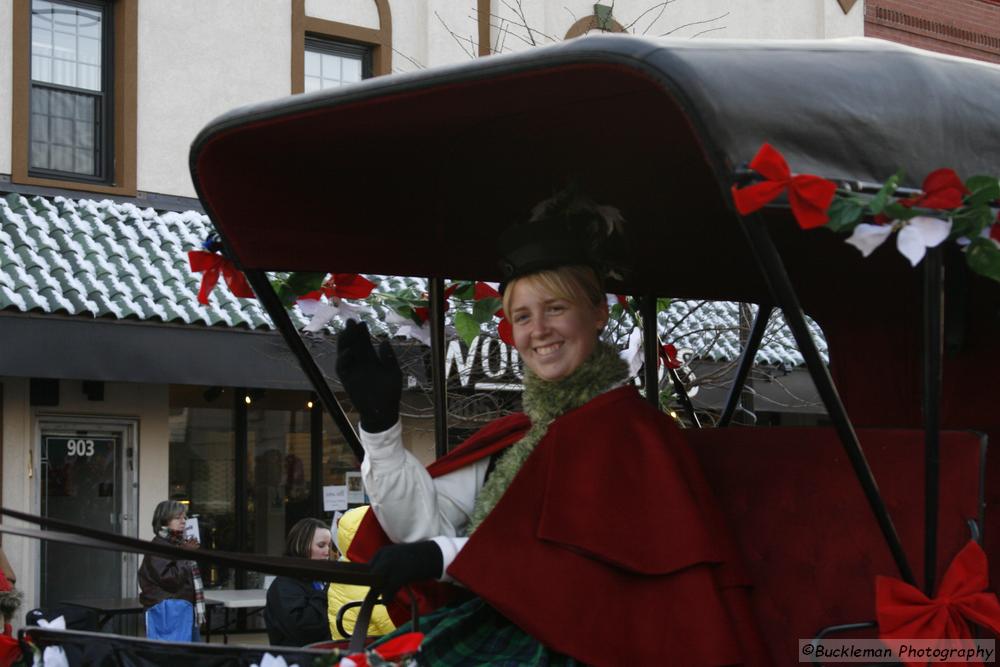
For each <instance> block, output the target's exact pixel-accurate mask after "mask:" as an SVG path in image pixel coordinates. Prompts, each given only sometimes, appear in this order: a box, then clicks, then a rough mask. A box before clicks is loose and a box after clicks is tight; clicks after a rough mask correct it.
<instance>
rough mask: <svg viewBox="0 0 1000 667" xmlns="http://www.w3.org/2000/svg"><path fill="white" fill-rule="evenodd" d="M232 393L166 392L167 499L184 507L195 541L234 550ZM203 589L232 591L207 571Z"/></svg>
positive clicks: (227, 576)
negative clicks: (195, 527)
mask: <svg viewBox="0 0 1000 667" xmlns="http://www.w3.org/2000/svg"><path fill="white" fill-rule="evenodd" d="M233 400H234V399H233V391H232V390H231V389H220V388H217V387H193V386H178V385H175V386H172V387H171V388H170V481H169V484H170V486H169V489H170V491H169V493H170V498H171V499H173V500H179V501H181V502H183V503H187V504H188V516H191V517H197V518H198V523H199V531H200V533H201V541H202V544H204V545H205V546H206V547H208V548H211V549H225V550H228V551H235V550H236V543H237V540H236V511H235V510H236V461H235V456H234V454H235V448H234V442H235V432H234V430H233V424H234V420H233ZM202 576H203V577H204V579H205V582H204V583H205V585H206V586H224V587H228V588H231V587H232V586H233V577H232V572H231V571H226V570H222V571H220V570H218V569H217V568H216V567H215V566H212V567H211V568H210V569H209V570H208V571H207V572H203V573H202Z"/></svg>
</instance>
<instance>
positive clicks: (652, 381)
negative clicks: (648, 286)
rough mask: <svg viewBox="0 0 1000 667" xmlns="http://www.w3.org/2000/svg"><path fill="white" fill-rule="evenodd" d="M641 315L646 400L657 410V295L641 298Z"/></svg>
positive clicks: (658, 377) (658, 389) (658, 394)
mask: <svg viewBox="0 0 1000 667" xmlns="http://www.w3.org/2000/svg"><path fill="white" fill-rule="evenodd" d="M639 315H640V316H641V317H642V370H643V382H644V383H645V384H646V400H647V401H649V404H650V405H652V406H653V407H654V408H656V409H657V410H659V409H660V374H659V372H658V371H659V370H660V369H659V365H658V364H657V360H658V359H659V354H660V351H659V350H658V349H657V347H658V346H659V342H660V341H659V338H658V337H657V332H656V329H657V326H656V297H655V296H653V295H652V294H646V295H645V296H643V297H642V298H641V299H639Z"/></svg>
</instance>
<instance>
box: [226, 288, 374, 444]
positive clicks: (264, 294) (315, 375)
mask: <svg viewBox="0 0 1000 667" xmlns="http://www.w3.org/2000/svg"><path fill="white" fill-rule="evenodd" d="M245 275H246V277H247V281H248V282H249V283H250V286H251V287H252V288H253V291H254V292H255V293H256V294H257V299H258V300H259V301H260V304H261V305H262V306H264V310H266V311H267V314H268V315H270V316H271V321H272V322H274V326H276V327H277V328H278V331H279V332H281V336H282V338H284V339H285V344H286V345H287V346H288V349H290V350H291V351H292V354H294V355H295V358H296V359H298V360H299V365H300V366H301V367H302V372H303V373H305V374H306V377H307V378H308V379H309V382H310V384H312V386H313V389H314V390H315V391H316V395H317V396H318V397H319V400H320V402H321V403H322V404H323V407H324V408H325V409H326V411H327V413H328V414H329V415H330V418H331V419H333V421H334V423H336V424H337V427H338V428H339V429H340V432H341V433H342V434H343V436H344V440H346V441H347V444H348V446H349V447H350V448H351V451H352V452H354V455H355V456H356V457H357V458H358V461H361V460H363V459H364V458H365V450H364V449H362V447H361V440H359V439H358V434H357V433H356V432H355V431H354V427H353V426H351V420H349V419H348V418H347V415H346V414H345V413H344V409H343V408H342V407H341V406H340V401H338V400H337V397H336V396H334V395H333V390H331V389H330V385H328V384H327V383H326V378H325V377H324V376H323V371H321V370H320V368H319V366H317V365H316V361H315V360H314V359H313V358H312V355H311V354H309V350H308V349H306V344H305V343H304V342H303V341H302V337H301V336H300V335H299V332H298V331H297V330H296V328H295V325H294V324H292V320H291V318H289V317H288V311H286V310H285V306H284V305H283V304H282V303H281V299H279V298H278V295H277V294H276V293H275V292H274V288H273V287H271V281H270V280H268V279H267V274H265V273H264V272H263V271H260V270H253V271H246V272H245Z"/></svg>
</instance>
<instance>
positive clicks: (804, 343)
mask: <svg viewBox="0 0 1000 667" xmlns="http://www.w3.org/2000/svg"><path fill="white" fill-rule="evenodd" d="M743 221H744V224H743V225H742V227H743V230H744V232H745V233H746V235H747V240H748V241H749V242H750V247H751V248H752V249H753V253H754V258H755V259H756V260H757V265H758V266H759V267H760V269H761V273H762V274H763V277H764V280H765V281H766V283H767V286H768V289H769V290H770V292H771V297H772V298H773V299H774V302H775V303H776V304H777V305H778V307H780V308H781V310H782V312H783V313H784V315H785V321H786V322H787V323H788V328H789V329H791V330H792V334H793V335H794V336H795V342H796V344H798V346H799V352H801V353H802V357H803V358H804V359H805V361H806V366H807V367H808V368H809V375H810V376H811V377H812V380H813V382H814V383H815V385H816V390H817V392H818V393H819V395H820V397H821V398H822V399H823V405H825V406H826V411H827V414H828V415H829V417H830V421H831V422H832V423H833V427H834V429H836V431H837V434H838V435H839V436H840V441H841V443H842V444H843V446H844V452H845V453H846V454H847V458H848V460H850V462H851V466H852V467H853V468H854V474H855V476H857V478H858V482H859V483H860V484H861V489H862V491H863V492H864V494H865V498H867V500H868V505H869V507H870V508H871V510H872V513H873V514H874V515H875V520H876V521H877V522H878V525H879V528H880V529H881V530H882V536H883V537H884V538H885V541H886V544H887V545H888V546H889V551H890V552H891V553H892V558H893V560H894V561H895V563H896V568H897V569H898V570H899V575H900V577H901V578H902V579H903V581H905V582H906V583H908V584H910V585H912V586H916V585H917V584H916V579H915V578H914V576H913V570H912V569H911V568H910V563H909V561H908V560H907V558H906V553H905V552H904V551H903V545H902V543H901V542H900V540H899V534H898V533H897V532H896V527H895V526H894V525H893V523H892V518H891V517H890V516H889V511H888V510H887V509H886V507H885V503H884V502H883V500H882V496H881V494H880V493H879V490H878V484H876V483H875V477H874V475H872V471H871V468H870V467H869V466H868V460H867V459H866V458H865V454H864V452H863V451H862V449H861V443H860V442H859V441H858V434H857V433H855V432H854V426H853V425H852V424H851V420H850V418H849V417H848V416H847V410H845V409H844V404H843V402H841V400H840V395H839V394H838V393H837V388H836V387H835V386H834V384H833V378H831V377H830V372H829V370H828V369H827V367H826V364H824V363H823V359H822V357H820V355H819V350H818V349H817V347H816V341H814V340H813V338H812V333H810V331H809V326H808V325H807V324H806V318H805V315H804V314H803V312H802V307H801V306H800V305H799V299H798V296H797V295H796V293H795V288H793V287H792V283H791V280H790V279H789V277H788V272H787V271H786V270H785V264H784V262H782V261H781V255H779V254H778V249H777V248H776V247H775V245H774V241H773V240H772V239H771V236H770V234H768V232H767V229H766V228H765V226H764V220H763V218H762V217H761V216H759V215H753V216H746V217H744V218H743Z"/></svg>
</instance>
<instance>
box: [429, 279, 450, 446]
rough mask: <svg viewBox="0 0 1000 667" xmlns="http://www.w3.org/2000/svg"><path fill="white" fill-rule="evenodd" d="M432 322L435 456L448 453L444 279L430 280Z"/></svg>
mask: <svg viewBox="0 0 1000 667" xmlns="http://www.w3.org/2000/svg"><path fill="white" fill-rule="evenodd" d="M427 298H428V300H429V301H430V322H431V380H432V382H433V384H434V388H433V399H434V454H435V458H441V457H442V456H444V455H445V454H447V453H448V387H447V384H446V383H447V378H446V377H445V367H444V362H445V356H444V278H431V279H430V281H429V285H428V286H427Z"/></svg>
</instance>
